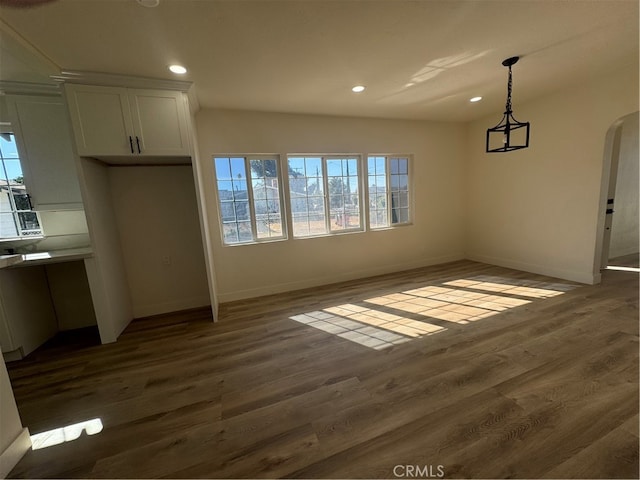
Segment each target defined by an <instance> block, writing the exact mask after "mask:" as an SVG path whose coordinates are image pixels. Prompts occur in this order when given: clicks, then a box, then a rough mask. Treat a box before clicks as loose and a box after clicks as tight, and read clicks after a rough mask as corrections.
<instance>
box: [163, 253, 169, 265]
mask: <svg viewBox="0 0 640 480" xmlns="http://www.w3.org/2000/svg"><path fill="white" fill-rule="evenodd" d="M162 264H163V265H171V257H170V256H169V255H164V256H163V257H162Z"/></svg>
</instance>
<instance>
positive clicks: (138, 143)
mask: <svg viewBox="0 0 640 480" xmlns="http://www.w3.org/2000/svg"><path fill="white" fill-rule="evenodd" d="M136 145H138V153H142V150H140V139H139V138H138V136H137V135H136Z"/></svg>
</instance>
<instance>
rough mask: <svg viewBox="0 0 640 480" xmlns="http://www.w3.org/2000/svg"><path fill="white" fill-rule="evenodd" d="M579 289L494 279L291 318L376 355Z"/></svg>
mask: <svg viewBox="0 0 640 480" xmlns="http://www.w3.org/2000/svg"><path fill="white" fill-rule="evenodd" d="M576 287H578V285H572V284H565V283H557V282H542V281H534V280H525V279H513V278H507V277H499V276H492V275H477V276H474V277H469V278H463V279H457V280H452V281H447V282H443V283H441V284H437V285H426V286H424V287H420V288H415V289H411V290H406V291H401V292H392V293H389V294H386V295H381V296H377V297H372V298H366V299H363V300H361V301H360V302H355V303H346V304H342V305H335V306H332V307H327V308H325V309H323V310H317V311H313V312H307V313H302V314H299V315H294V316H292V317H290V318H291V319H292V320H295V321H297V322H299V323H303V324H305V325H308V326H310V327H313V328H317V329H319V330H323V331H325V332H327V333H330V334H333V335H336V336H338V337H341V338H345V339H347V340H350V341H352V342H355V343H358V344H360V345H364V346H367V347H370V348H373V349H375V350H383V349H385V348H389V347H391V346H393V345H399V344H401V343H405V342H408V341H409V340H411V339H414V338H419V337H424V336H426V335H433V334H436V333H439V332H443V331H445V330H447V327H446V326H443V325H442V324H443V323H446V322H449V323H451V324H459V325H466V324H470V323H472V322H476V321H478V320H481V319H484V318H487V317H491V316H493V315H496V314H498V313H500V312H504V311H506V310H509V309H511V308H515V307H520V306H523V305H527V304H529V303H531V302H533V301H535V300H542V299H546V298H552V297H555V296H558V295H562V294H563V293H565V292H566V291H569V290H572V289H574V288H576Z"/></svg>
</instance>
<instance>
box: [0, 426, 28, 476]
mask: <svg viewBox="0 0 640 480" xmlns="http://www.w3.org/2000/svg"><path fill="white" fill-rule="evenodd" d="M30 448H31V436H30V435H29V429H28V428H23V429H22V431H21V432H20V433H19V434H18V436H17V437H16V438H15V440H14V441H13V442H11V444H10V445H9V446H8V447H7V449H6V450H5V451H4V452H2V453H1V454H0V478H7V475H9V473H10V472H11V470H13V468H14V467H15V466H16V465H17V464H18V462H19V461H20V459H21V458H22V457H23V456H24V454H25V453H27V452H28V451H29V449H30Z"/></svg>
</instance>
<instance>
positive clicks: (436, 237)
mask: <svg viewBox="0 0 640 480" xmlns="http://www.w3.org/2000/svg"><path fill="white" fill-rule="evenodd" d="M196 124H197V133H198V139H199V145H198V146H199V162H200V165H199V167H200V171H201V173H202V175H203V178H204V185H205V187H206V188H205V191H204V195H205V200H206V202H207V204H208V205H212V206H216V207H215V208H210V209H209V215H208V222H209V228H210V230H211V236H212V238H211V241H212V242H213V251H214V263H215V274H216V284H217V288H218V294H219V298H220V301H221V302H226V301H231V300H237V299H241V298H249V297H256V296H260V295H266V294H270V293H276V292H282V291H288V290H295V289H300V288H306V287H312V286H317V285H322V284H328V283H333V282H338V281H343V280H349V279H354V278H361V277H366V276H371V275H376V274H383V273H389V272H393V271H400V270H406V269H411V268H417V267H421V266H424V265H429V264H436V263H442V262H446V261H452V260H457V259H461V258H463V251H464V247H463V244H464V240H463V231H464V226H463V212H464V200H465V192H464V190H463V185H462V183H463V182H462V179H463V171H462V168H463V163H464V153H465V148H464V142H465V127H464V125H461V124H455V123H435V122H425V121H404V120H381V119H364V118H342V117H328V116H314V115H294V114H277V113H262V112H245V111H231V110H210V109H209V110H206V109H204V110H200V111H199V112H198V114H197V116H196ZM224 153H227V154H232V153H236V154H243V153H247V154H250V153H274V154H280V155H281V156H282V157H283V159H284V158H285V155H286V154H287V153H343V154H344V153H352V154H363V155H366V154H369V153H371V154H373V153H380V154H383V153H388V154H393V153H396V154H412V155H413V159H414V165H413V173H414V178H413V184H412V187H413V195H414V223H413V225H410V226H404V227H398V228H393V229H388V230H382V231H365V232H360V233H352V234H343V235H335V236H325V237H315V238H305V239H293V238H291V235H290V238H289V239H288V240H286V241H279V242H272V243H265V244H257V245H239V246H224V245H223V244H222V239H221V233H220V226H219V218H218V215H219V213H218V208H217V201H216V195H215V190H214V171H213V161H212V158H213V156H214V155H215V154H224ZM287 208H288V207H287Z"/></svg>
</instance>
